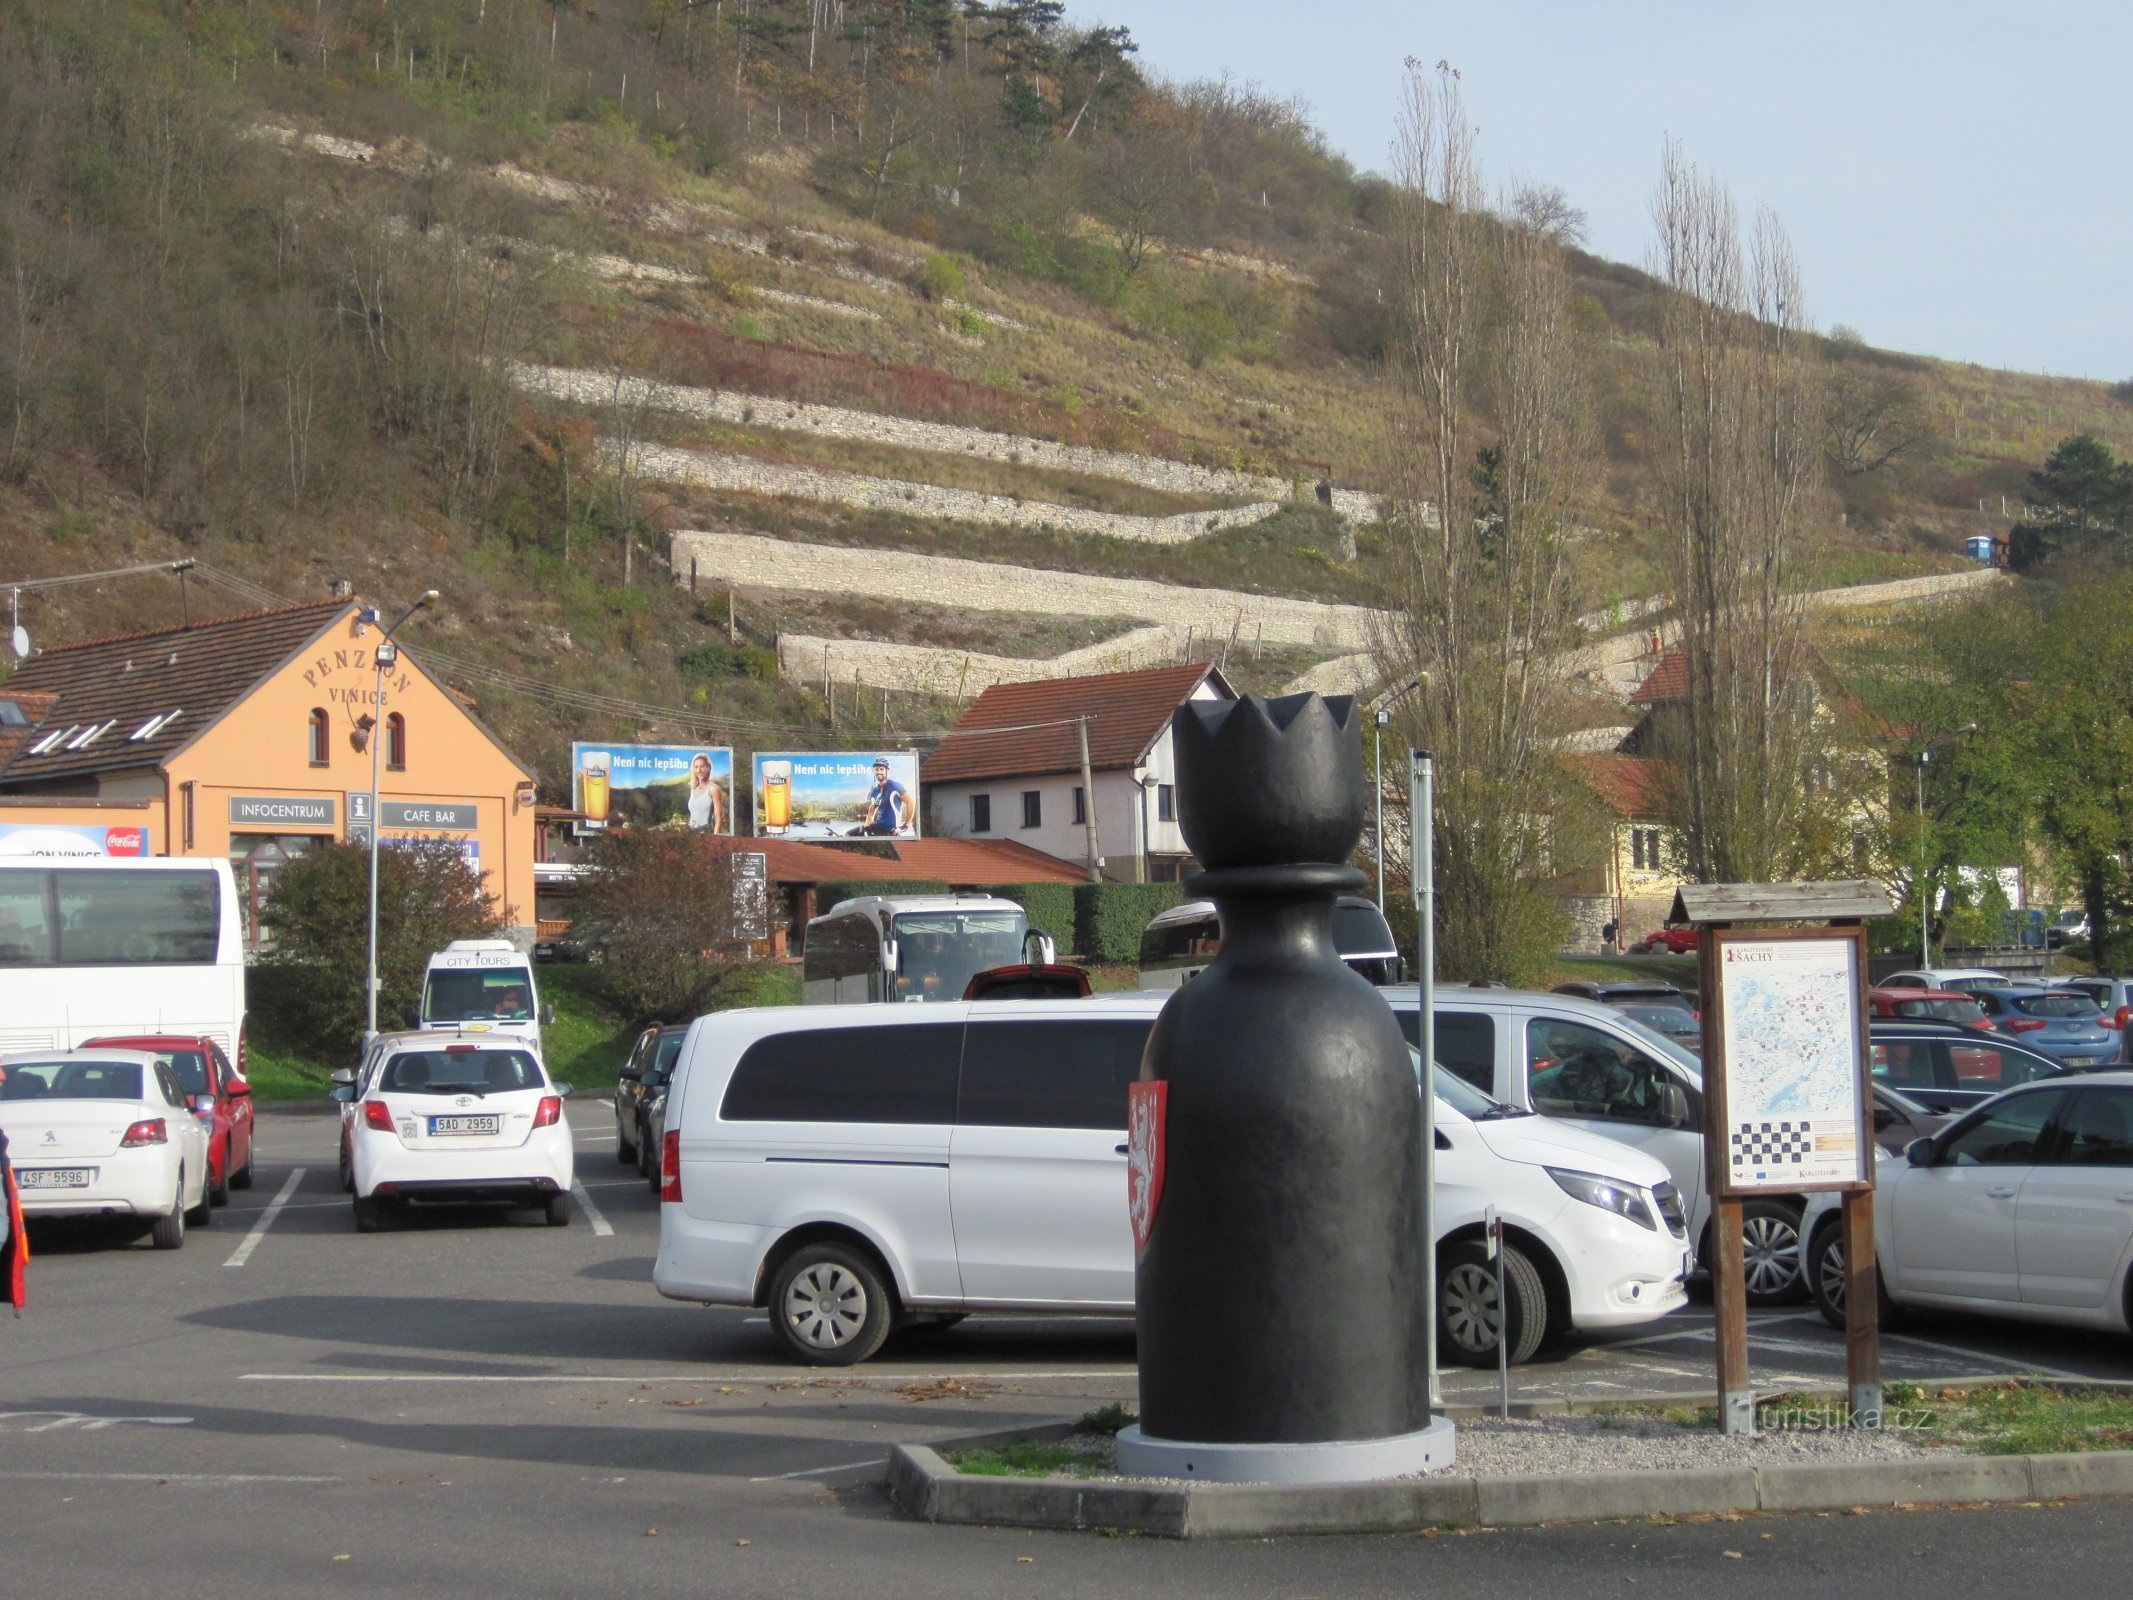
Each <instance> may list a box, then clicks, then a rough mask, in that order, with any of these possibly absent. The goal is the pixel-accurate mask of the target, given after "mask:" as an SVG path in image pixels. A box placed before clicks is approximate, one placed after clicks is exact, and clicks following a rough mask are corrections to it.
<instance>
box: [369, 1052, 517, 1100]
mask: <svg viewBox="0 0 2133 1600" xmlns="http://www.w3.org/2000/svg"><path fill="white" fill-rule="evenodd" d="M546 1082H547V1080H546V1079H545V1078H543V1077H542V1076H541V1068H540V1063H539V1062H537V1061H535V1060H534V1059H533V1057H532V1056H530V1055H528V1054H527V1053H526V1052H525V1051H523V1050H484V1049H480V1048H478V1047H471V1046H466V1045H459V1046H454V1047H451V1048H449V1049H444V1050H403V1051H401V1052H400V1053H399V1054H398V1055H395V1056H393V1057H392V1058H391V1059H389V1060H388V1061H387V1062H386V1063H385V1069H384V1072H383V1073H382V1074H381V1076H380V1080H379V1087H380V1088H382V1089H383V1090H384V1091H385V1092H386V1093H387V1094H473V1095H483V1094H502V1093H505V1092H507V1091H509V1090H512V1089H539V1088H542V1087H544V1086H545V1084H546Z"/></svg>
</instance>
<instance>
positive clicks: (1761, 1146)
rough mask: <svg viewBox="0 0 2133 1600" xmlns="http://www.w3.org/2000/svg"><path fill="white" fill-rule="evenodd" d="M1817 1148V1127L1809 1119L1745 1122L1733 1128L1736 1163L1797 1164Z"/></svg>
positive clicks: (1743, 1165) (1746, 1164)
mask: <svg viewBox="0 0 2133 1600" xmlns="http://www.w3.org/2000/svg"><path fill="white" fill-rule="evenodd" d="M1814 1152H1815V1136H1814V1131H1813V1129H1812V1128H1811V1127H1810V1126H1809V1125H1808V1124H1807V1123H1806V1122H1805V1121H1795V1122H1743V1123H1741V1124H1739V1125H1738V1126H1737V1127H1735V1128H1734V1130H1733V1152H1732V1154H1733V1165H1734V1166H1735V1167H1755V1168H1762V1167H1782V1166H1797V1165H1799V1164H1800V1163H1801V1162H1802V1161H1804V1160H1805V1159H1806V1158H1807V1157H1809V1156H1811V1155H1813V1154H1814Z"/></svg>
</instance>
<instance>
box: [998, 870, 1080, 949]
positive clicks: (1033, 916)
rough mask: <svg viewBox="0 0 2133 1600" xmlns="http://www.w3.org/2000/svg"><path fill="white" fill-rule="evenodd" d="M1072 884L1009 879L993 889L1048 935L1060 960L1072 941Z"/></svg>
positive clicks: (1072, 943) (1039, 930)
mask: <svg viewBox="0 0 2133 1600" xmlns="http://www.w3.org/2000/svg"><path fill="white" fill-rule="evenodd" d="M1074 888H1075V886H1074V885H1073V884H1071V883H1010V884H1005V885H1002V886H1001V887H1000V888H998V889H996V890H994V891H993V892H994V893H995V894H997V895H999V896H1000V898H1001V899H1003V900H1012V901H1014V902H1016V903H1017V904H1018V905H1020V906H1021V907H1022V909H1023V910H1024V911H1026V912H1028V913H1029V925H1030V926H1031V927H1032V928H1035V929H1036V930H1037V931H1038V932H1040V933H1048V934H1050V935H1051V936H1052V943H1053V944H1054V945H1056V946H1058V949H1059V956H1060V959H1062V960H1064V959H1065V958H1066V956H1067V955H1068V953H1069V952H1070V951H1072V950H1073V949H1074V948H1075V945H1074Z"/></svg>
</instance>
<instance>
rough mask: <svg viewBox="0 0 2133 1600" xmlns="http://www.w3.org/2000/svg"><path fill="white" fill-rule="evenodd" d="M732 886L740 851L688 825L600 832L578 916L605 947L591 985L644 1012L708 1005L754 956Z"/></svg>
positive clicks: (671, 1014)
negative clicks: (736, 855) (744, 939)
mask: <svg viewBox="0 0 2133 1600" xmlns="http://www.w3.org/2000/svg"><path fill="white" fill-rule="evenodd" d="M735 895H736V887H735V877H734V872H733V857H732V855H731V853H730V852H728V851H726V850H724V849H722V848H721V847H720V843H719V841H716V840H713V839H710V838H707V837H705V836H704V835H703V834H701V833H697V832H695V831H693V830H691V829H688V828H628V829H622V830H618V831H616V832H613V833H608V834H605V835H603V836H602V837H601V838H600V840H599V842H598V843H597V844H596V845H595V846H594V848H593V851H592V856H591V860H590V862H589V863H588V866H587V870H586V873H585V876H584V877H583V878H582V879H581V880H580V881H579V884H578V893H577V896H576V899H577V905H576V908H575V916H574V917H573V923H574V925H577V926H579V927H581V928H582V929H583V930H585V931H586V932H587V933H588V935H589V941H590V943H591V945H592V948H593V950H594V952H595V953H596V954H597V955H598V956H599V961H598V963H597V965H596V967H595V972H594V977H593V983H594V987H596V988H597V989H599V990H600V992H601V993H602V994H603V995H604V996H605V997H606V998H607V999H608V1000H609V1001H610V1002H612V1003H613V1004H614V1005H616V1006H617V1007H619V1008H620V1009H621V1010H622V1011H623V1012H625V1013H626V1014H627V1015H629V1016H630V1017H632V1018H634V1019H637V1020H640V1021H645V1022H679V1021H683V1020H685V1019H687V1018H689V1017H693V1016H696V1015H698V1014H699V1013H701V1012H704V1011H709V1010H711V1009H712V1005H713V1001H714V999H715V997H716V996H717V994H718V991H719V987H720V986H721V985H722V984H723V983H725V981H726V980H727V979H728V978H729V977H731V976H732V975H733V973H734V972H735V971H736V970H737V969H738V968H739V967H740V966H741V965H742V964H743V963H745V961H746V959H747V954H748V952H747V949H746V947H745V945H744V944H743V943H742V942H741V934H742V932H743V931H744V930H743V928H742V920H743V919H742V917H741V916H740V915H739V911H740V907H739V905H738V903H737V901H736V898H735Z"/></svg>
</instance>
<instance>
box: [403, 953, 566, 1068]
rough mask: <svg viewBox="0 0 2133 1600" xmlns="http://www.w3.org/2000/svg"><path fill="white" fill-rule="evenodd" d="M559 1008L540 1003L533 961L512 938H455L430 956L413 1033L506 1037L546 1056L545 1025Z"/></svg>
mask: <svg viewBox="0 0 2133 1600" xmlns="http://www.w3.org/2000/svg"><path fill="white" fill-rule="evenodd" d="M553 1021H555V1008H554V1007H553V1006H544V1005H542V1004H541V991H540V990H539V989H538V988H537V987H535V985H534V982H533V962H532V961H531V960H530V959H529V958H528V957H527V955H526V953H525V952H524V951H522V950H520V949H519V947H518V946H517V945H515V944H513V943H512V942H511V941H510V940H509V939H454V940H453V941H452V942H451V943H450V944H448V945H446V946H445V947H444V948H443V949H442V950H439V951H436V952H435V953H434V954H432V955H431V956H430V960H429V966H428V967H427V968H426V969H425V970H424V972H423V974H422V1004H421V1006H420V1007H419V1008H417V1010H416V1013H415V1015H413V1016H411V1017H409V1018H408V1019H407V1025H408V1026H409V1027H410V1028H425V1029H436V1028H449V1029H454V1030H464V1031H466V1032H470V1033H502V1034H509V1035H511V1037H513V1038H514V1039H518V1040H521V1041H523V1042H524V1043H525V1044H526V1045H527V1046H529V1047H530V1048H531V1049H532V1051H533V1053H534V1055H535V1056H536V1057H538V1056H539V1055H540V1053H541V1025H542V1024H543V1023H548V1022H553Z"/></svg>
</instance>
